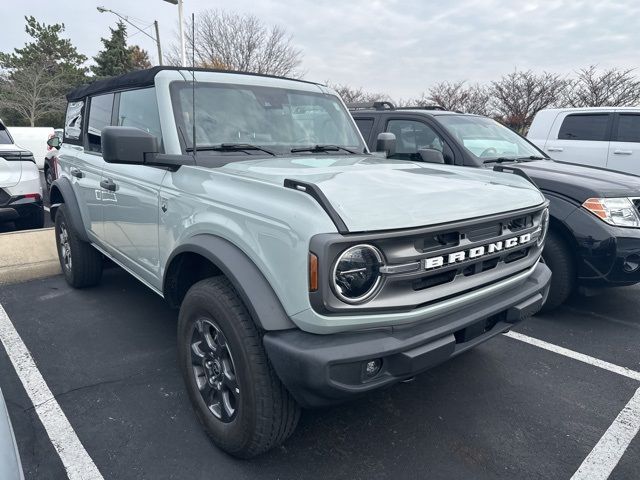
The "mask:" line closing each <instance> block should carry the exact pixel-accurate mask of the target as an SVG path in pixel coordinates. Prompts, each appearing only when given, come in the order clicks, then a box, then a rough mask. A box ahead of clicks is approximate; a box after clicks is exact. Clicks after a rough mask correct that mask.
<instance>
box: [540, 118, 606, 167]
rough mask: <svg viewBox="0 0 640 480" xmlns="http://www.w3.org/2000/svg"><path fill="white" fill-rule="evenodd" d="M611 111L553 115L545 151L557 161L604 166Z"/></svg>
mask: <svg viewBox="0 0 640 480" xmlns="http://www.w3.org/2000/svg"><path fill="white" fill-rule="evenodd" d="M612 124H613V113H609V112H577V113H568V112H565V113H561V114H560V115H558V116H557V117H556V121H555V122H554V124H553V128H552V129H551V133H550V135H549V139H548V140H547V143H546V144H545V147H544V151H545V152H546V153H547V154H548V155H549V156H550V157H551V158H554V159H556V160H561V161H564V162H571V163H577V164H580V165H592V166H595V167H605V166H606V164H607V156H608V153H609V140H610V138H611V128H612Z"/></svg>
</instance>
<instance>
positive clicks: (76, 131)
mask: <svg viewBox="0 0 640 480" xmlns="http://www.w3.org/2000/svg"><path fill="white" fill-rule="evenodd" d="M83 108H84V102H69V104H68V105H67V114H66V116H65V120H64V136H65V140H66V141H69V140H70V141H71V143H78V141H79V140H80V136H81V135H82V109H83Z"/></svg>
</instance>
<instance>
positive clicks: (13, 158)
mask: <svg viewBox="0 0 640 480" xmlns="http://www.w3.org/2000/svg"><path fill="white" fill-rule="evenodd" d="M4 222H13V223H14V225H15V226H16V228H17V229H19V230H30V229H33V228H42V227H43V226H44V208H43V205H42V184H41V183H40V172H39V171H38V167H37V166H36V163H35V160H34V158H33V154H32V153H31V152H29V151H26V150H24V149H22V148H21V147H18V146H17V145H15V144H14V143H13V138H11V135H10V134H9V131H8V130H7V129H6V127H5V126H4V124H2V122H0V223H4Z"/></svg>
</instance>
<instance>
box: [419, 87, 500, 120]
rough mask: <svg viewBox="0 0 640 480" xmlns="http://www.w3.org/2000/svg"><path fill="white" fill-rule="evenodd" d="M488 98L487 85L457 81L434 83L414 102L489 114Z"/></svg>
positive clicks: (489, 97)
mask: <svg viewBox="0 0 640 480" xmlns="http://www.w3.org/2000/svg"><path fill="white" fill-rule="evenodd" d="M490 99H491V93H490V91H489V89H488V88H487V87H484V86H482V85H479V84H475V85H467V83H466V82H465V81H459V82H440V83H436V84H435V85H434V86H432V87H431V88H429V90H427V91H426V92H425V93H423V94H422V95H421V96H420V98H418V99H417V100H416V102H418V104H420V105H439V106H441V107H443V108H445V109H447V110H452V111H459V112H464V113H475V114H478V115H490V114H491V111H490V102H489V100H490Z"/></svg>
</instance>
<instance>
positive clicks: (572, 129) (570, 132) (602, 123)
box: [558, 113, 610, 141]
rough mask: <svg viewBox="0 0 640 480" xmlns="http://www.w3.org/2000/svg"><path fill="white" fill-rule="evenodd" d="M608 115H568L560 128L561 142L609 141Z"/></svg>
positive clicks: (559, 137) (559, 136)
mask: <svg viewBox="0 0 640 480" xmlns="http://www.w3.org/2000/svg"><path fill="white" fill-rule="evenodd" d="M609 118H610V115H609V114H608V113H594V114H583V113H581V114H576V115H567V117H566V118H565V119H564V121H563V122H562V125H561V126H560V132H558V139H560V140H594V141H608V140H609V138H608V137H607V129H608V126H609Z"/></svg>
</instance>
